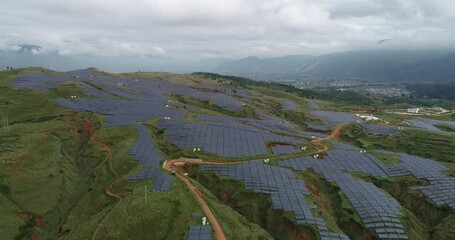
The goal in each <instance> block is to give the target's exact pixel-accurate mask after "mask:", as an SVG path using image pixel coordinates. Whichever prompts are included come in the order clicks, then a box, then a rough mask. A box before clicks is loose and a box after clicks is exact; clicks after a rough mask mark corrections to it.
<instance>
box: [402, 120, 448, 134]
mask: <svg viewBox="0 0 455 240" xmlns="http://www.w3.org/2000/svg"><path fill="white" fill-rule="evenodd" d="M409 122H410V123H411V124H412V125H413V126H414V127H416V128H419V129H422V130H426V131H429V132H435V133H442V134H450V135H455V133H453V132H446V131H443V130H441V129H439V128H437V127H435V125H443V126H444V125H445V126H448V127H451V128H453V129H455V122H450V121H441V120H434V119H428V118H416V119H412V120H410V121H409Z"/></svg>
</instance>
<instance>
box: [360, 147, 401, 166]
mask: <svg viewBox="0 0 455 240" xmlns="http://www.w3.org/2000/svg"><path fill="white" fill-rule="evenodd" d="M368 153H371V154H372V155H373V156H375V157H376V158H377V159H379V160H380V161H381V162H383V163H384V164H398V163H401V161H400V157H398V156H397V155H393V154H385V153H381V152H378V151H374V150H369V151H368Z"/></svg>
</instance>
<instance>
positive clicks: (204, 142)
mask: <svg viewBox="0 0 455 240" xmlns="http://www.w3.org/2000/svg"><path fill="white" fill-rule="evenodd" d="M158 126H159V127H160V128H162V129H166V130H165V134H166V136H167V137H168V140H169V142H170V143H172V144H174V145H176V146H178V147H180V148H194V147H197V148H202V150H203V152H204V153H211V154H216V155H218V156H223V157H247V156H255V155H264V154H267V148H266V143H267V142H283V143H288V144H299V143H300V142H299V141H297V140H296V139H294V138H291V137H283V136H279V135H277V134H273V133H270V132H267V131H261V130H258V129H256V128H253V127H250V126H242V125H237V124H235V123H224V124H214V123H207V124H203V123H197V122H183V121H179V120H160V121H159V122H158Z"/></svg>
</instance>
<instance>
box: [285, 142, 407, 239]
mask: <svg viewBox="0 0 455 240" xmlns="http://www.w3.org/2000/svg"><path fill="white" fill-rule="evenodd" d="M335 146H336V147H337V149H336V150H332V151H329V152H328V153H327V154H328V156H326V157H324V159H322V160H316V159H314V158H311V157H301V158H295V159H290V160H286V161H280V162H279V165H280V166H283V167H289V168H292V169H294V170H299V171H304V170H308V169H310V168H311V169H313V170H314V171H315V172H318V173H321V174H323V176H324V178H326V179H327V181H329V182H334V183H336V184H337V185H338V186H339V187H340V189H341V190H342V191H343V193H344V194H345V195H346V196H347V198H348V199H349V201H350V202H351V204H352V206H353V207H354V209H355V210H356V212H357V213H358V214H359V216H360V218H361V220H362V222H363V224H364V225H365V227H366V228H372V229H374V230H375V231H376V233H377V234H378V236H379V238H381V239H388V238H395V239H407V235H406V233H405V230H404V226H403V225H402V224H401V223H400V217H401V216H402V214H401V212H400V205H399V203H398V202H397V201H396V200H395V199H394V198H392V197H390V196H388V195H386V194H384V193H383V192H382V191H381V190H380V189H378V188H377V187H376V186H374V185H373V184H372V183H369V182H365V181H363V180H360V179H355V178H354V177H352V176H351V175H349V174H347V173H345V172H361V173H363V174H368V175H372V176H377V177H382V178H386V177H388V175H387V174H386V172H384V170H383V169H382V168H381V167H380V166H384V164H382V162H380V161H379V160H377V159H376V158H375V157H374V156H372V155H370V154H362V153H360V151H359V150H360V149H358V148H355V147H352V146H349V145H345V144H335ZM378 164H379V165H378Z"/></svg>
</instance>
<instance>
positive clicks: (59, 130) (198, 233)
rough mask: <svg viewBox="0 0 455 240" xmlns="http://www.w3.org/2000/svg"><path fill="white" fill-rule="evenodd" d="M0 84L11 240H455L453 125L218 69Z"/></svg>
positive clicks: (38, 74)
mask: <svg viewBox="0 0 455 240" xmlns="http://www.w3.org/2000/svg"><path fill="white" fill-rule="evenodd" d="M0 88H1V89H0V116H1V117H2V122H0V124H2V125H1V129H0V190H1V192H0V203H1V204H0V213H1V214H0V239H30V238H31V239H57V238H58V239H453V238H455V232H454V231H453V229H452V228H451V225H452V224H455V213H454V210H455V190H454V189H455V178H454V176H455V160H454V158H453V156H455V154H454V153H453V151H454V150H453V149H455V136H454V135H453V133H452V132H451V131H449V130H450V129H449V126H452V125H453V122H450V121H440V120H429V119H424V118H420V119H403V122H405V123H406V124H405V125H403V124H401V125H398V124H395V125H393V124H392V123H390V122H387V123H368V124H367V123H366V122H365V121H364V120H362V119H361V118H359V117H358V116H356V115H354V113H356V111H358V112H362V111H367V110H368V111H371V106H362V105H355V104H354V105H353V103H347V102H343V99H338V100H337V101H328V100H327V99H326V100H324V95H320V94H318V93H316V92H311V91H305V90H299V89H292V88H290V87H289V86H284V85H280V84H270V83H259V82H254V81H251V80H248V79H242V78H237V77H230V76H222V75H216V74H207V73H194V74H187V75H184V74H181V75H178V74H171V73H125V74H111V73H106V72H102V71H100V70H97V69H85V70H77V71H71V72H53V71H50V70H46V69H38V68H28V69H19V70H10V71H3V72H0ZM308 98H312V100H309V99H308ZM331 100H333V98H331ZM341 105H342V106H344V107H346V108H347V107H348V106H349V107H351V108H352V109H356V110H353V111H346V112H341V111H333V109H334V108H338V109H342V108H339V106H341ZM331 109H332V110H331ZM378 114H379V113H378ZM441 126H448V127H447V128H442V127H441ZM332 129H333V130H332ZM446 129H449V130H447V131H446ZM384 140H385V141H384ZM423 148H424V149H426V150H425V151H419V149H423Z"/></svg>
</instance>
